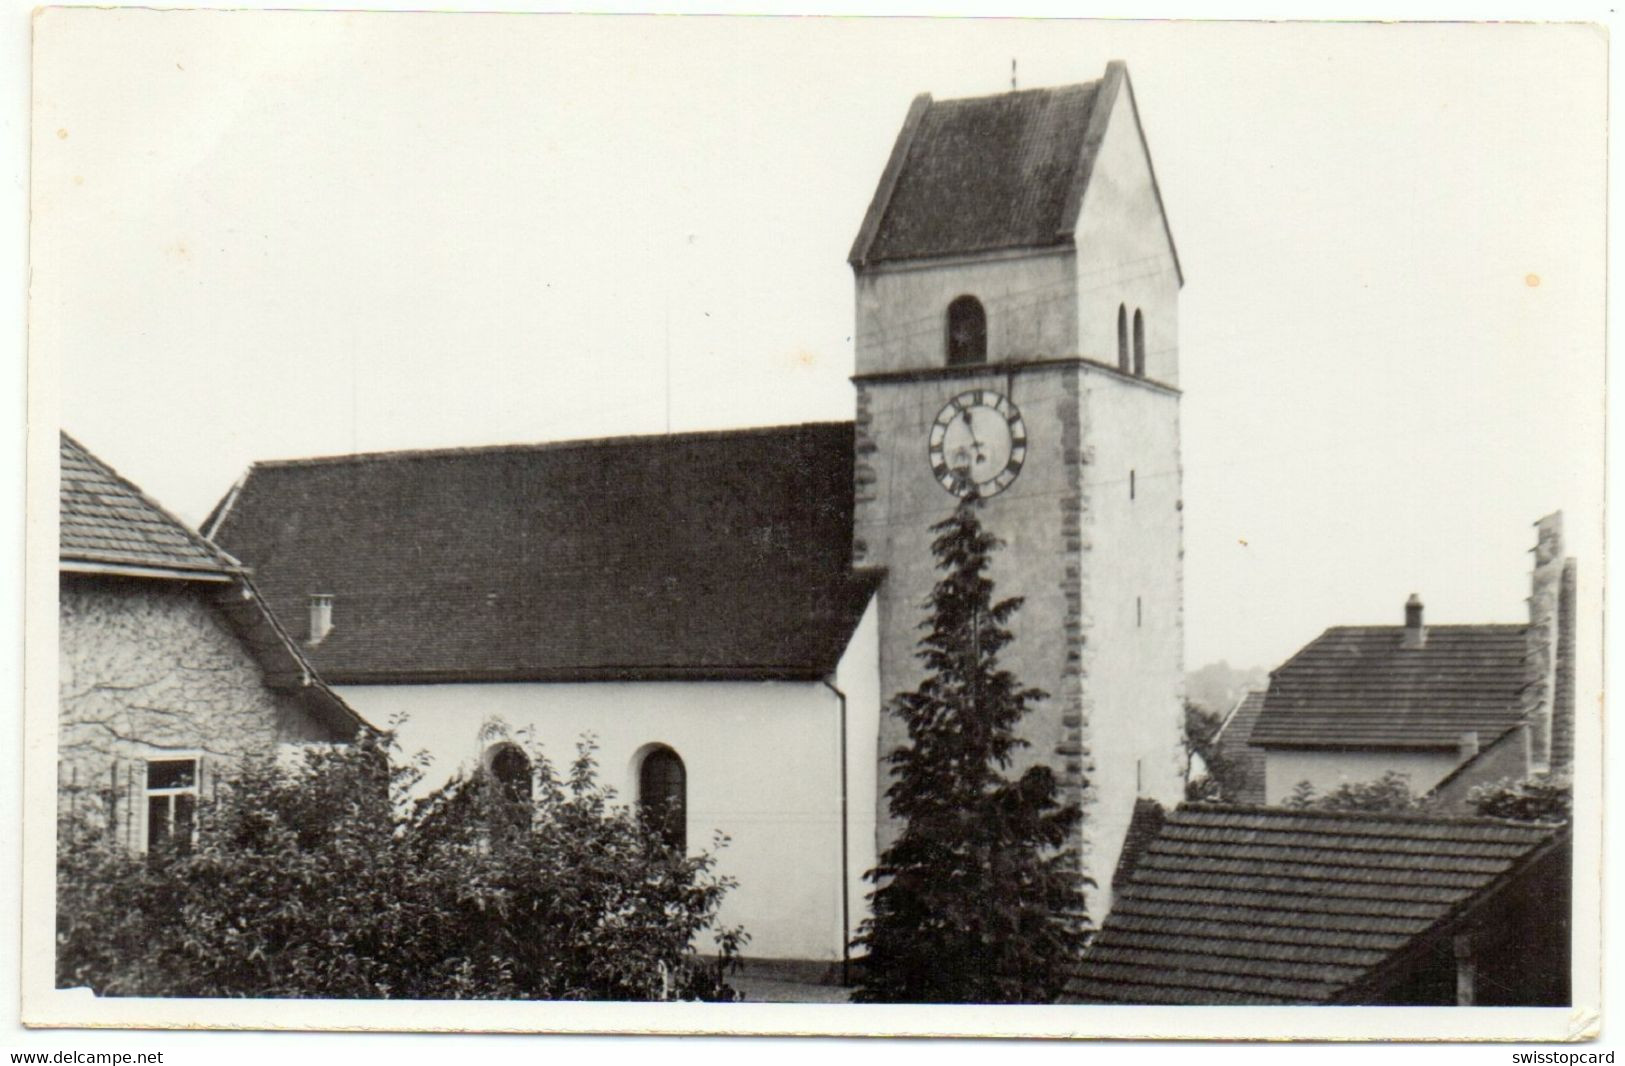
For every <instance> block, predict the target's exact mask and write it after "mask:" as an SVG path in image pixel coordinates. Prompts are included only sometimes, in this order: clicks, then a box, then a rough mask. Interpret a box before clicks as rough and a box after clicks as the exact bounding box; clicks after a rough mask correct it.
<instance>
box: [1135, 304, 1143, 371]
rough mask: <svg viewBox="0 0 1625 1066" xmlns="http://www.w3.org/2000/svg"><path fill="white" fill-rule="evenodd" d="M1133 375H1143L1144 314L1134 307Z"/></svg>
mask: <svg viewBox="0 0 1625 1066" xmlns="http://www.w3.org/2000/svg"><path fill="white" fill-rule="evenodd" d="M1134 376H1135V377H1137V378H1143V377H1145V315H1143V314H1141V313H1140V309H1139V308H1138V307H1136V308H1135V309H1134Z"/></svg>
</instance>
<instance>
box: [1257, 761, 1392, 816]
mask: <svg viewBox="0 0 1625 1066" xmlns="http://www.w3.org/2000/svg"><path fill="white" fill-rule="evenodd" d="M1285 806H1288V807H1295V808H1297V809H1299V810H1318V811H1414V810H1417V809H1419V808H1420V807H1421V806H1422V803H1421V801H1420V800H1419V799H1418V798H1417V797H1416V795H1415V794H1414V793H1412V792H1411V779H1410V776H1409V775H1408V774H1402V773H1400V772H1399V771H1397V770H1389V771H1388V772H1387V773H1385V774H1383V775H1382V776H1381V777H1379V778H1378V779H1377V780H1375V781H1353V782H1350V783H1348V784H1345V785H1339V786H1338V787H1337V788H1335V789H1333V790H1332V791H1330V792H1328V793H1326V795H1324V796H1317V795H1315V789H1314V786H1312V785H1311V784H1310V783H1309V782H1307V781H1300V782H1298V786H1297V788H1295V789H1293V790H1292V795H1291V796H1290V797H1288V799H1287V800H1286V803H1285Z"/></svg>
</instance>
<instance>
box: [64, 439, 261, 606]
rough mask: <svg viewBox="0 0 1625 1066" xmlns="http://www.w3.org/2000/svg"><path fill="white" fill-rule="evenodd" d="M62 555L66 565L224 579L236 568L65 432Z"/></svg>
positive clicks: (211, 546) (212, 547)
mask: <svg viewBox="0 0 1625 1066" xmlns="http://www.w3.org/2000/svg"><path fill="white" fill-rule="evenodd" d="M61 456H62V482H61V527H60V551H59V557H60V559H61V561H62V563H63V564H64V566H68V567H72V566H73V565H75V564H80V565H83V564H90V565H92V566H95V567H97V568H100V569H115V570H116V569H129V568H134V569H136V570H141V571H150V570H165V571H184V572H186V573H195V574H197V575H198V576H199V577H205V576H210V575H213V576H224V575H227V574H230V573H231V572H232V570H233V566H232V561H231V560H229V559H227V558H225V557H224V556H222V555H221V553H220V552H219V551H218V550H217V549H216V548H215V547H214V546H213V545H211V544H210V543H209V542H208V541H206V540H204V539H203V538H202V537H200V536H198V535H197V534H195V533H193V532H192V531H191V530H190V529H188V528H187V527H186V525H185V523H183V522H182V521H181V520H180V519H178V518H176V517H175V516H174V515H172V514H170V513H169V512H168V511H166V510H164V509H163V508H162V507H160V506H159V505H158V504H156V503H154V502H153V501H152V500H151V499H149V498H148V497H147V496H146V495H145V494H144V493H142V491H141V490H140V489H138V488H136V487H135V486H134V485H132V484H131V483H130V482H128V481H126V480H124V478H122V477H120V476H119V475H118V473H117V472H115V471H114V470H113V468H112V467H110V466H108V465H107V464H106V463H104V462H102V461H101V460H100V459H98V458H96V457H95V456H94V455H92V454H91V453H90V452H89V451H88V450H87V449H86V448H85V446H84V445H82V444H80V443H79V442H78V441H76V440H74V439H73V438H72V437H70V436H68V434H66V433H63V434H62V442H61Z"/></svg>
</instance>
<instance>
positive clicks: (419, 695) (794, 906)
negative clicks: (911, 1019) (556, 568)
mask: <svg viewBox="0 0 1625 1066" xmlns="http://www.w3.org/2000/svg"><path fill="white" fill-rule="evenodd" d="M874 628H875V627H874V622H873V619H872V618H869V619H866V621H865V623H864V624H863V625H860V627H859V631H858V634H857V635H856V636H855V637H854V639H853V641H852V645H851V647H850V649H849V651H848V653H847V659H846V661H844V662H843V664H842V667H841V668H840V669H839V670H838V671H837V677H836V685H837V687H841V688H842V689H843V691H845V692H846V693H847V713H848V721H847V730H848V752H849V755H850V761H849V766H848V775H849V776H848V793H849V796H850V797H851V799H852V804H851V809H850V810H849V817H850V818H851V820H852V822H851V825H850V826H849V830H848V844H849V847H850V851H849V853H848V872H849V875H850V882H849V884H848V885H847V886H846V888H847V891H848V892H849V893H850V898H851V899H852V901H853V909H852V912H851V921H852V925H853V927H854V928H855V927H856V924H857V922H858V921H859V920H860V919H861V917H862V911H861V909H859V908H861V905H862V897H863V891H864V889H863V885H862V882H861V880H860V879H861V876H862V874H863V873H864V872H865V871H866V870H868V869H869V868H870V867H871V866H872V865H873V854H874V853H873V836H872V830H873V822H874V798H873V797H874V769H873V767H874V762H873V751H874V734H873V729H874V720H875V717H876V713H877V712H876V709H875V704H874V689H873V682H870V683H869V684H868V686H867V687H866V686H865V685H864V684H863V682H862V680H861V677H862V674H863V673H864V671H865V670H867V671H868V672H869V674H870V675H873V672H874V667H873V660H874ZM337 688H338V692H339V694H340V695H341V696H343V697H344V699H345V700H346V701H348V702H349V703H350V705H351V706H352V707H354V708H355V709H356V710H357V711H358V712H359V713H360V714H362V715H363V716H364V717H368V718H369V719H372V720H377V721H387V720H388V719H389V716H390V715H391V714H393V713H400V714H403V715H404V716H405V721H404V722H403V723H402V724H401V726H400V728H399V739H400V743H401V748H402V751H403V752H404V753H405V754H407V755H413V754H415V753H417V752H420V751H421V752H425V753H427V754H428V755H429V756H430V757H431V759H432V762H431V764H430V766H429V771H428V773H427V774H426V775H425V777H424V779H423V780H422V782H420V785H419V788H420V791H422V792H428V791H430V790H432V789H434V788H436V787H438V786H439V785H441V784H444V783H445V782H446V781H447V780H448V779H449V778H450V777H451V776H452V775H453V774H454V773H456V772H457V771H458V770H464V771H471V770H473V769H474V768H475V767H477V766H478V765H479V761H480V757H481V755H482V753H483V748H484V746H486V745H482V742H481V735H482V732H486V733H487V735H488V736H489V735H490V733H491V732H496V733H498V734H501V733H505V734H506V735H507V736H509V737H512V738H514V739H518V740H521V741H523V740H525V739H526V738H528V740H529V741H530V742H531V743H532V744H534V745H536V746H539V747H540V749H541V751H542V752H543V754H545V755H546V756H547V757H548V758H549V759H550V760H551V761H552V762H553V763H554V764H555V766H556V767H558V768H560V769H564V768H567V766H568V763H569V761H570V760H571V759H572V758H573V757H574V755H575V747H576V743H577V741H578V739H580V738H581V737H582V736H583V735H584V734H587V733H591V734H593V736H594V737H595V739H596V741H597V744H598V751H597V756H596V757H597V760H598V779H599V781H600V783H602V784H604V785H608V786H610V787H612V788H614V789H615V791H616V793H617V795H618V797H619V799H620V800H621V801H622V802H626V803H632V802H635V800H636V797H637V791H638V790H637V775H638V767H639V765H640V763H641V760H642V758H643V756H644V755H645V754H646V753H647V752H648V750H649V748H650V746H651V745H657V744H664V745H666V746H668V747H670V748H671V749H672V750H673V751H675V752H676V753H677V754H678V755H679V756H680V757H681V758H682V760H683V764H684V768H685V770H686V772H687V784H688V796H687V799H688V841H689V846H690V849H691V850H694V851H698V850H702V849H709V848H711V846H712V838H713V834H716V833H725V834H727V835H728V837H729V838H730V840H729V842H728V844H727V846H726V847H724V848H723V849H721V851H720V852H718V864H717V869H718V872H719V873H722V874H726V875H729V876H732V877H734V878H737V879H738V881H739V886H738V887H737V888H736V889H734V890H733V891H732V892H730V893H729V894H728V896H727V897H726V899H725V900H724V903H723V906H722V910H721V922H722V924H723V925H735V924H738V925H743V926H744V927H745V930H746V931H747V932H748V933H749V934H750V936H751V940H750V943H749V944H748V945H746V947H745V954H746V955H749V956H757V957H762V958H771V959H802V960H818V961H823V962H838V961H839V960H840V959H841V957H842V953H841V948H842V944H843V942H844V934H843V929H842V914H841V896H842V881H841V856H842V851H841V824H840V819H841V805H840V785H841V762H840V743H841V737H840V701H839V700H838V699H837V697H836V695H835V693H834V692H832V691H831V690H830V689H829V688H827V687H825V686H824V685H823V684H821V683H818V682H723V681H686V682H685V681H672V682H597V683H580V684H562V683H508V684H445V685H344V686H338V687H337ZM374 715H377V716H378V717H377V718H376V719H373V716H374ZM487 743H489V741H488V742H487ZM865 829H867V833H866V832H865ZM697 947H698V948H699V949H700V950H702V951H705V950H709V949H710V948H711V947H712V945H711V944H709V943H702V944H699V945H697Z"/></svg>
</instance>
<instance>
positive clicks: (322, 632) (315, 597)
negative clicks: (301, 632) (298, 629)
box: [305, 592, 333, 647]
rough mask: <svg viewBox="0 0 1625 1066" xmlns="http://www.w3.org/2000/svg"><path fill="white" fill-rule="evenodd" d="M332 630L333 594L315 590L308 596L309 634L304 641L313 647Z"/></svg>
mask: <svg viewBox="0 0 1625 1066" xmlns="http://www.w3.org/2000/svg"><path fill="white" fill-rule="evenodd" d="M331 632H333V594H332V593H330V592H317V593H314V594H312V595H311V597H310V635H309V636H308V637H306V638H305V643H306V644H309V645H310V646H311V647H315V646H316V645H318V644H320V643H321V642H322V641H323V640H324V639H326V637H327V634H329V633H331Z"/></svg>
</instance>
